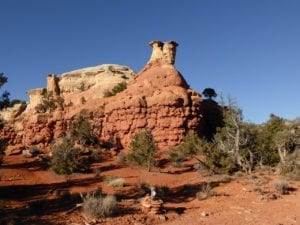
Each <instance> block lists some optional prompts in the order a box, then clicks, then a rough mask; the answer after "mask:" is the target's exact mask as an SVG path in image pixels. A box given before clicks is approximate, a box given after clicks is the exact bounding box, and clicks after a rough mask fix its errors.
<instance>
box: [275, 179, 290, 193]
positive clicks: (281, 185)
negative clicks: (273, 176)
mask: <svg viewBox="0 0 300 225" xmlns="http://www.w3.org/2000/svg"><path fill="white" fill-rule="evenodd" d="M274 188H275V190H276V191H278V192H279V193H280V194H282V195H285V194H288V193H289V189H290V187H289V185H288V183H287V182H286V181H278V182H276V183H274Z"/></svg>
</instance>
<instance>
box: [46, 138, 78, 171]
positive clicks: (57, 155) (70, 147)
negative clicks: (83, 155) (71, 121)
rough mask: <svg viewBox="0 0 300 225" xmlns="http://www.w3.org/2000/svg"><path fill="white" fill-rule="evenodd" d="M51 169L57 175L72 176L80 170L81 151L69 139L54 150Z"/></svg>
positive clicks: (64, 140)
mask: <svg viewBox="0 0 300 225" xmlns="http://www.w3.org/2000/svg"><path fill="white" fill-rule="evenodd" d="M51 168H52V170H53V171H54V172H55V173H57V174H64V175H71V174H72V173H74V172H76V171H78V170H79V169H80V159H79V149H78V148H74V144H73V143H72V141H71V140H70V139H69V138H64V139H63V141H62V143H61V144H58V145H54V146H53V148H52V159H51Z"/></svg>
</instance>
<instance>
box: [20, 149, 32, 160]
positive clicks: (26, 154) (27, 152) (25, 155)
mask: <svg viewBox="0 0 300 225" xmlns="http://www.w3.org/2000/svg"><path fill="white" fill-rule="evenodd" d="M22 155H23V157H24V158H32V157H33V154H32V153H31V152H30V150H29V149H26V150H23V151H22Z"/></svg>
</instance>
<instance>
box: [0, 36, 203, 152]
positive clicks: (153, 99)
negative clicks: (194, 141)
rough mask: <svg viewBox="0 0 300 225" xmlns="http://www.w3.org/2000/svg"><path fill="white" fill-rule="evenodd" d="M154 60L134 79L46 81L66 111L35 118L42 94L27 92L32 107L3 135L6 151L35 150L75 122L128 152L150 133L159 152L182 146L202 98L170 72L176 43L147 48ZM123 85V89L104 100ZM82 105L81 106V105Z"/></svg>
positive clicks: (80, 75)
mask: <svg viewBox="0 0 300 225" xmlns="http://www.w3.org/2000/svg"><path fill="white" fill-rule="evenodd" d="M150 45H151V46H152V48H153V49H152V54H151V57H150V60H149V62H148V63H147V65H146V66H145V67H144V68H143V69H142V71H141V72H140V73H138V74H135V73H134V72H133V71H132V70H131V69H130V68H128V67H125V66H119V65H114V64H110V65H101V66H96V67H90V68H84V69H80V70H75V71H72V72H68V73H64V74H61V75H59V76H56V75H52V74H51V75H48V76H47V88H46V90H47V91H51V92H52V93H53V94H54V95H55V96H59V97H61V98H63V99H64V106H63V107H59V108H57V109H56V110H55V111H53V112H51V113H49V112H47V113H37V112H36V110H35V106H36V105H37V104H39V103H41V100H42V93H43V90H44V89H35V90H31V91H28V94H29V98H30V103H29V106H27V109H26V111H24V112H23V114H22V115H20V116H19V118H17V119H15V120H14V123H9V124H10V125H9V126H7V127H5V128H4V129H3V130H2V131H0V132H2V133H1V135H3V136H5V137H7V138H8V139H9V143H10V145H16V144H21V145H23V146H25V147H28V146H31V145H39V146H41V148H47V147H48V146H49V144H50V142H51V141H52V140H54V139H55V138H57V137H61V136H63V135H65V134H66V133H67V132H68V130H69V128H70V124H71V123H72V121H73V120H75V118H76V117H78V116H79V115H82V116H84V117H86V118H87V119H88V120H89V121H90V123H91V124H92V127H93V129H94V132H95V134H96V135H97V137H98V138H99V140H102V141H107V140H112V139H114V140H119V142H120V145H121V146H123V147H124V148H125V149H126V148H128V146H129V144H130V141H131V140H132V137H133V136H134V135H135V134H136V133H137V132H139V131H142V130H144V129H149V130H150V131H151V132H152V134H153V136H154V138H155V140H156V142H157V144H158V147H159V148H161V149H166V148H167V147H169V146H173V145H176V144H178V143H180V142H181V141H182V139H183V137H184V135H185V134H186V132H187V130H189V129H192V130H197V129H198V128H199V127H198V126H199V123H200V121H201V112H200V106H201V102H202V98H201V95H200V94H199V93H198V92H196V91H194V90H192V89H190V88H189V86H188V84H187V82H186V81H185V79H184V78H183V77H182V75H181V74H180V73H179V72H178V71H177V70H176V68H175V67H174V62H175V55H176V47H177V46H178V44H177V43H176V42H175V41H169V42H160V41H153V42H150ZM121 82H126V83H127V89H125V90H124V91H122V92H120V93H117V94H116V95H115V96H111V97H105V95H104V92H105V91H107V90H112V88H113V87H114V86H116V85H117V84H119V83H121ZM83 98H84V99H85V101H84V103H83V101H81V100H82V99H83Z"/></svg>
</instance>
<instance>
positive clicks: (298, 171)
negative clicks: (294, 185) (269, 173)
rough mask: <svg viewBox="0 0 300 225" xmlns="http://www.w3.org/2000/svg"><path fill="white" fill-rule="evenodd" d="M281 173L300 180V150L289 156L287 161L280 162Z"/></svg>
mask: <svg viewBox="0 0 300 225" xmlns="http://www.w3.org/2000/svg"><path fill="white" fill-rule="evenodd" d="M279 169H280V174H281V175H284V176H287V177H290V178H292V179H294V180H300V152H294V153H292V154H289V155H288V156H287V159H286V160H285V162H281V163H279Z"/></svg>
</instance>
